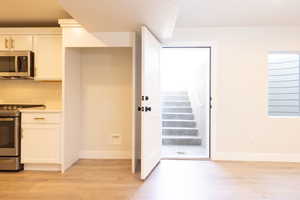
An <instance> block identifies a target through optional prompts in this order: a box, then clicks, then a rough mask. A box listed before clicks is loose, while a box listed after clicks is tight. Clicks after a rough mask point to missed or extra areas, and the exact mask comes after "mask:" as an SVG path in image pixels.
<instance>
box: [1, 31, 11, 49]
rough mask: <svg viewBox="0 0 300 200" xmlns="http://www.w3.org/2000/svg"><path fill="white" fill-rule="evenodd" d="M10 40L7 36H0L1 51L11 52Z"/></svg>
mask: <svg viewBox="0 0 300 200" xmlns="http://www.w3.org/2000/svg"><path fill="white" fill-rule="evenodd" d="M9 39H10V38H9V36H7V35H0V51H7V50H9V48H10V46H9Z"/></svg>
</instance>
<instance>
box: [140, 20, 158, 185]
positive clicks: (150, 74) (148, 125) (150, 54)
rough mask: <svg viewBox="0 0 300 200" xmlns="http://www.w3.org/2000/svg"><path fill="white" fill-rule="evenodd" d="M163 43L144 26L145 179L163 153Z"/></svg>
mask: <svg viewBox="0 0 300 200" xmlns="http://www.w3.org/2000/svg"><path fill="white" fill-rule="evenodd" d="M160 49H161V44H160V42H159V41H158V40H157V39H156V37H155V36H154V35H153V34H152V33H151V32H150V31H149V30H148V29H147V28H146V27H145V26H143V27H142V29H141V95H142V96H141V101H142V102H141V107H140V109H141V179H143V180H144V179H146V178H147V177H148V176H149V175H150V173H151V172H152V170H153V169H154V168H155V167H156V166H157V164H158V163H159V161H160V156H161V121H160V117H161V114H160Z"/></svg>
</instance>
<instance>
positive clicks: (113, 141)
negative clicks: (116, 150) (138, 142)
mask: <svg viewBox="0 0 300 200" xmlns="http://www.w3.org/2000/svg"><path fill="white" fill-rule="evenodd" d="M121 143H122V138H121V135H120V134H112V135H111V144H116V145H118V144H121Z"/></svg>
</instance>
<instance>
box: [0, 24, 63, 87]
mask: <svg viewBox="0 0 300 200" xmlns="http://www.w3.org/2000/svg"><path fill="white" fill-rule="evenodd" d="M0 51H33V52H34V63H35V64H34V65H35V78H34V79H35V80H37V81H60V80H62V31H61V28H0Z"/></svg>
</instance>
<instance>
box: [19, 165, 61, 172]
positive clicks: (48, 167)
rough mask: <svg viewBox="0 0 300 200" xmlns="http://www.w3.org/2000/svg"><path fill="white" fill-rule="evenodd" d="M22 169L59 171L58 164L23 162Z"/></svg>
mask: <svg viewBox="0 0 300 200" xmlns="http://www.w3.org/2000/svg"><path fill="white" fill-rule="evenodd" d="M24 170H28V171H61V165H59V164H24Z"/></svg>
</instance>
